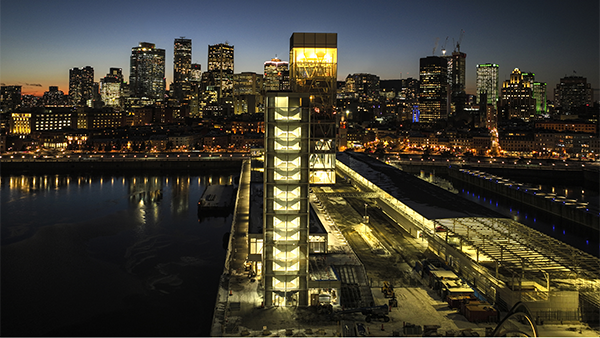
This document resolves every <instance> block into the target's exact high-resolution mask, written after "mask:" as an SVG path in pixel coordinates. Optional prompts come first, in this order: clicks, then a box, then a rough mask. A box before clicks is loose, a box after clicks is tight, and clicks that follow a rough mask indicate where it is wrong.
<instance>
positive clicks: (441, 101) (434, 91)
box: [419, 56, 450, 123]
mask: <svg viewBox="0 0 600 338" xmlns="http://www.w3.org/2000/svg"><path fill="white" fill-rule="evenodd" d="M419 81H420V88H419V111H420V114H419V116H420V117H419V121H420V122H427V123H431V122H435V121H438V120H441V119H447V118H448V107H449V101H450V98H449V96H450V88H449V87H450V84H449V83H448V62H447V58H445V57H440V56H428V57H425V58H421V59H420V62H419Z"/></svg>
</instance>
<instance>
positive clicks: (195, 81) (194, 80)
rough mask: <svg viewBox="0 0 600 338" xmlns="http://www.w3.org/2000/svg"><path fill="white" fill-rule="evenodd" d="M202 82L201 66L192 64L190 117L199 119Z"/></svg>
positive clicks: (200, 115)
mask: <svg viewBox="0 0 600 338" xmlns="http://www.w3.org/2000/svg"><path fill="white" fill-rule="evenodd" d="M201 81H202V66H201V65H200V64H199V63H192V64H191V67H190V117H192V118H200V117H202V112H201V110H200V95H201V94H202V91H201V86H200V84H201Z"/></svg>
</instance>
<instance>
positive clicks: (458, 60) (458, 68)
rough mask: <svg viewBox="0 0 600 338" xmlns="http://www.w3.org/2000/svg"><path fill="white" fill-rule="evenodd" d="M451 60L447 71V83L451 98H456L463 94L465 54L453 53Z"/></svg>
mask: <svg viewBox="0 0 600 338" xmlns="http://www.w3.org/2000/svg"><path fill="white" fill-rule="evenodd" d="M451 59H452V62H451V63H450V67H449V69H448V77H449V78H448V80H449V81H448V82H449V83H450V87H451V89H452V96H457V95H460V94H464V92H465V85H466V80H465V74H466V63H467V54H466V53H463V52H453V53H452V56H451Z"/></svg>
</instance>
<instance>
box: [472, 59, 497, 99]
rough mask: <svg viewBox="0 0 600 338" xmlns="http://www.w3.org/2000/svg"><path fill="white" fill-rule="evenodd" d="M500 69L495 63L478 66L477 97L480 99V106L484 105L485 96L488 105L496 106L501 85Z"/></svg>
mask: <svg viewBox="0 0 600 338" xmlns="http://www.w3.org/2000/svg"><path fill="white" fill-rule="evenodd" d="M498 68H499V66H498V65H497V64H495V63H483V64H479V65H477V97H478V98H479V104H482V102H481V98H482V97H483V94H485V96H486V98H487V102H486V103H487V104H491V105H493V106H494V107H495V106H496V102H497V101H498V85H499V80H498V79H499V78H498Z"/></svg>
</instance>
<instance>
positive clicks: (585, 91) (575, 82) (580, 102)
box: [554, 76, 592, 113]
mask: <svg viewBox="0 0 600 338" xmlns="http://www.w3.org/2000/svg"><path fill="white" fill-rule="evenodd" d="M554 102H555V104H556V107H557V108H558V109H560V111H561V112H563V113H569V112H571V111H573V110H574V108H577V107H580V106H585V105H586V104H591V103H592V87H591V84H589V83H587V79H586V78H585V77H582V76H567V77H563V78H561V79H560V82H559V83H557V84H556V88H555V89H554Z"/></svg>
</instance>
